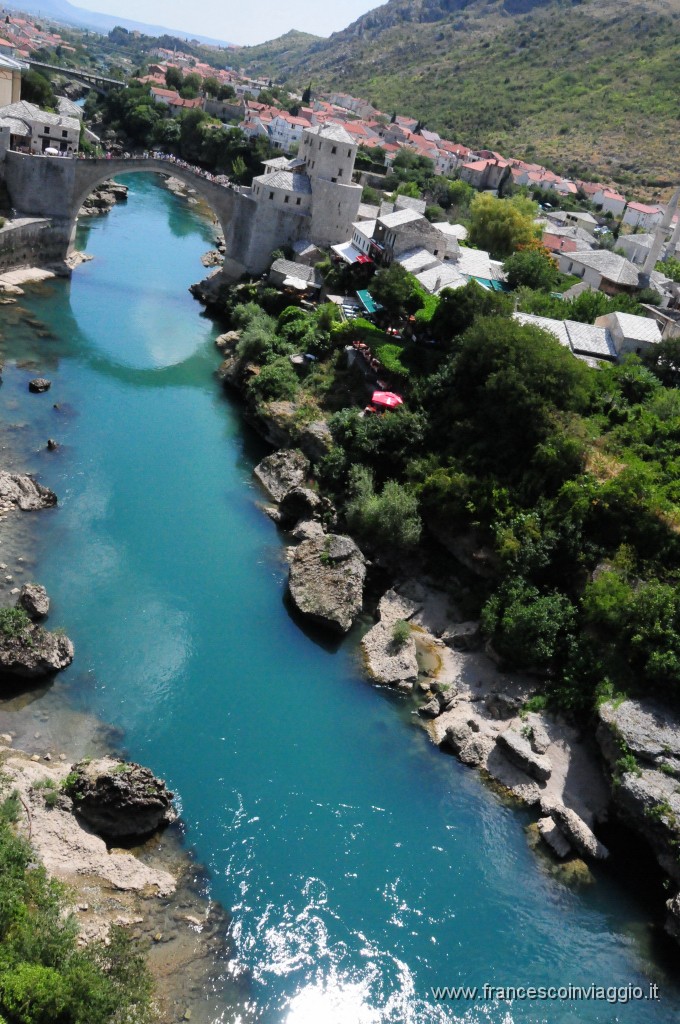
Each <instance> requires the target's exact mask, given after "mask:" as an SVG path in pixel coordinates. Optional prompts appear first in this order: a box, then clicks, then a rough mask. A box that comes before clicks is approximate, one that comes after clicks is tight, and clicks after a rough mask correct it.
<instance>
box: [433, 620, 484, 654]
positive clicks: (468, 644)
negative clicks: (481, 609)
mask: <svg viewBox="0 0 680 1024" xmlns="http://www.w3.org/2000/svg"><path fill="white" fill-rule="evenodd" d="M442 640H443V641H444V643H445V644H446V645H447V647H452V648H453V649H454V651H476V650H478V649H479V647H480V646H481V642H482V641H481V634H480V632H479V622H457V623H455V624H454V625H453V626H450V627H449V628H448V629H447V630H446V631H445V632H444V633H443V634H442Z"/></svg>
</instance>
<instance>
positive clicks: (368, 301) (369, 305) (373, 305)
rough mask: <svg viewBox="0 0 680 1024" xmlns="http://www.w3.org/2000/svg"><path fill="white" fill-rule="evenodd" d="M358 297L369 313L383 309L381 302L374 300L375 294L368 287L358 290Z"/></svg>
mask: <svg viewBox="0 0 680 1024" xmlns="http://www.w3.org/2000/svg"><path fill="white" fill-rule="evenodd" d="M357 298H358V300H359V302H360V303H361V305H362V306H363V307H364V309H365V310H366V312H367V313H377V312H379V310H381V309H382V306H381V305H380V303H379V302H374V300H373V296H372V295H371V293H370V292H368V291H366V289H364V290H363V291H359V292H357Z"/></svg>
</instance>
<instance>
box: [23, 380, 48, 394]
mask: <svg viewBox="0 0 680 1024" xmlns="http://www.w3.org/2000/svg"><path fill="white" fill-rule="evenodd" d="M51 387H52V381H51V380H48V379H47V377H34V378H33V380H30V381H29V382H28V390H29V391H33V392H34V393H35V394H41V393H42V392H43V391H49V390H50V388H51Z"/></svg>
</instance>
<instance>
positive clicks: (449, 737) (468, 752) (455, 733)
mask: <svg viewBox="0 0 680 1024" xmlns="http://www.w3.org/2000/svg"><path fill="white" fill-rule="evenodd" d="M445 738H446V743H447V744H448V746H449V747H451V750H453V752H454V754H456V755H457V756H458V758H459V760H460V761H462V762H463V764H466V765H468V766H469V767H470V768H479V766H480V765H482V764H484V763H485V761H486V758H487V755H488V753H489V746H490V745H491V742H492V741H490V740H489V739H488V737H484V736H482V734H481V733H480V732H479V726H478V725H477V723H476V722H475V721H474V719H470V720H469V721H467V722H464V721H459V722H455V723H454V724H453V725H450V726H449V727H448V729H447V730H446V733H445Z"/></svg>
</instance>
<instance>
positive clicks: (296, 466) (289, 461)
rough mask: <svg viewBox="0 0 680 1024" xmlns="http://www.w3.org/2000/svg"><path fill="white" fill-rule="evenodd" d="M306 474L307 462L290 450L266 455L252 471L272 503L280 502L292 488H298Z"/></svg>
mask: <svg viewBox="0 0 680 1024" xmlns="http://www.w3.org/2000/svg"><path fill="white" fill-rule="evenodd" d="M308 472H309V460H308V459H307V458H306V457H305V456H304V455H303V454H302V452H300V451H296V450H295V449H291V448H283V449H281V451H278V452H273V453H272V454H271V455H267V456H266V457H265V458H264V459H263V460H262V462H260V463H258V465H257V466H256V467H255V469H254V470H253V473H254V474H255V476H256V477H257V479H258V480H259V481H260V483H261V484H262V486H263V487H264V489H265V490H266V491H267V493H268V494H270V495H271V497H272V498H273V499H274V501H281V499H282V498H283V497H284V496H285V495H286V494H287V493H288V491H290V490H291V489H292V488H293V487H299V486H300V485H301V484H302V482H303V481H304V479H305V477H306V476H307V473H308Z"/></svg>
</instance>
